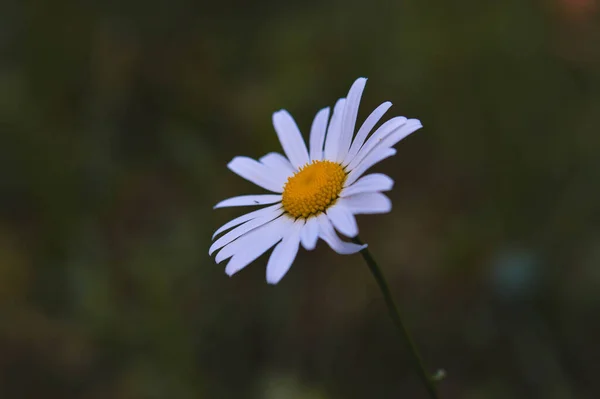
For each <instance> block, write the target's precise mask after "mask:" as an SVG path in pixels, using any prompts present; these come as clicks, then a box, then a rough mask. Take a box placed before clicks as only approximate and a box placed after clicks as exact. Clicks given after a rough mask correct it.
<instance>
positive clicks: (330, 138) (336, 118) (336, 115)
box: [323, 98, 346, 161]
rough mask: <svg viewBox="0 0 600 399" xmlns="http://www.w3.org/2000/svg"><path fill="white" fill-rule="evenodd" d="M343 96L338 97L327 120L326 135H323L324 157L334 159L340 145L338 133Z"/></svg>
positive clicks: (340, 124) (342, 111)
mask: <svg viewBox="0 0 600 399" xmlns="http://www.w3.org/2000/svg"><path fill="white" fill-rule="evenodd" d="M345 104H346V99H345V98H340V99H339V100H337V102H336V103H335V107H333V115H332V116H331V121H329V128H328V129H327V137H325V151H324V154H323V155H324V159H328V160H330V161H335V160H336V159H337V153H338V149H339V146H340V134H341V132H342V117H343V116H344V108H345Z"/></svg>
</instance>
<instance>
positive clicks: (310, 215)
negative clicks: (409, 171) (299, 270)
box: [209, 78, 422, 284]
mask: <svg viewBox="0 0 600 399" xmlns="http://www.w3.org/2000/svg"><path fill="white" fill-rule="evenodd" d="M366 82H367V80H366V79H365V78H359V79H357V80H356V81H355V82H354V84H353V85H352V87H351V88H350V91H349V92H348V97H347V98H342V99H339V100H338V101H337V103H336V104H335V107H334V108H333V115H332V116H331V120H330V119H329V108H323V109H322V110H320V111H319V112H318V113H317V115H316V116H315V119H314V121H313V123H312V127H311V130H310V143H309V148H308V149H307V148H306V145H305V144H304V139H303V138H302V134H301V133H300V130H299V129H298V126H297V125H296V122H294V119H293V118H292V116H291V115H290V114H289V113H288V112H287V111H285V110H281V111H277V112H275V113H274V114H273V125H274V127H275V131H276V132H277V136H278V137H279V141H280V142H281V146H282V147H283V151H284V152H285V155H286V156H287V157H285V156H283V155H281V154H279V153H275V152H271V153H269V154H267V155H265V156H264V157H262V158H260V159H259V160H258V161H255V160H254V159H251V158H247V157H235V158H233V160H232V161H231V162H230V163H229V164H228V165H227V167H228V168H229V169H231V170H232V171H233V172H234V173H236V174H238V175H239V176H241V177H243V178H244V179H246V180H248V181H251V182H252V183H254V184H256V185H257V186H260V187H262V188H264V189H266V190H269V191H271V192H273V193H275V194H260V195H243V196H239V197H233V198H229V199H226V200H224V201H221V202H219V203H218V204H217V205H215V208H223V207H229V206H250V205H252V206H256V205H270V206H268V207H264V208H262V209H259V210H256V211H254V212H250V213H247V214H245V215H242V216H240V217H238V218H235V219H233V220H232V221H230V222H228V223H226V224H225V225H223V226H221V227H220V228H219V229H218V230H217V231H216V232H215V234H214V235H213V239H214V238H215V237H216V236H217V235H219V234H221V233H223V232H225V231H227V230H230V231H229V232H227V233H226V234H224V235H223V236H221V237H220V238H219V239H217V240H216V241H215V242H214V243H213V244H212V246H211V247H210V249H209V254H211V255H212V254H213V253H214V252H215V251H216V250H219V249H220V251H219V252H218V253H217V256H216V261H217V263H220V262H222V261H224V260H226V259H229V258H231V260H230V261H229V263H228V264H227V266H226V268H225V272H226V273H227V274H228V275H230V276H231V275H233V274H235V273H237V272H238V271H240V270H241V269H243V268H244V267H246V266H247V265H248V264H249V263H251V262H253V261H254V260H255V259H256V258H258V257H259V256H260V255H262V254H263V253H265V252H266V251H268V250H269V249H270V248H271V247H273V246H275V249H274V250H273V253H272V254H271V257H270V258H269V261H268V263H267V282H268V283H270V284H276V283H278V282H279V281H280V280H281V278H282V277H283V276H284V275H285V274H286V273H287V271H288V270H289V268H290V266H291V265H292V262H293V261H294V259H295V258H296V254H297V253H298V248H299V246H300V245H302V246H303V247H304V248H305V249H307V250H312V249H314V248H315V246H316V244H317V240H318V239H319V238H321V239H323V241H325V242H326V243H327V244H329V246H330V247H331V249H333V250H334V251H335V252H337V253H339V254H353V253H356V252H358V251H360V250H362V249H363V248H364V247H365V246H361V245H357V244H354V243H351V242H346V241H342V240H341V239H340V238H339V236H338V235H337V233H336V230H337V231H338V232H339V233H341V234H343V235H345V236H347V237H356V236H357V235H358V226H357V224H356V219H355V218H354V215H358V214H376V213H387V212H389V211H390V210H391V208H392V204H391V202H390V200H389V199H388V198H387V197H386V196H385V195H384V194H382V191H388V190H391V189H392V186H393V184H394V182H393V180H392V179H390V178H389V177H388V176H386V175H383V174H381V173H373V174H369V175H366V176H363V175H364V174H365V172H366V171H367V170H368V169H369V168H371V167H372V166H373V165H375V164H376V163H378V162H380V161H382V160H384V159H385V158H388V157H390V156H392V155H394V154H395V153H396V150H395V149H393V148H392V147H393V146H394V145H395V144H396V143H398V142H399V141H400V140H402V139H403V138H404V137H406V136H408V135H409V134H410V133H412V132H414V131H415V130H417V129H419V128H421V127H422V125H421V122H420V121H419V120H417V119H406V118H405V117H402V116H399V117H395V118H392V119H390V120H388V121H387V122H385V123H384V124H382V125H381V126H380V127H379V128H378V129H377V130H375V132H374V133H373V134H372V135H371V136H370V137H368V136H369V133H370V132H371V130H373V128H374V127H375V125H376V124H377V123H378V122H379V120H380V119H381V117H382V116H383V115H384V113H385V112H386V111H387V110H388V109H389V108H390V107H391V105H392V104H391V103H390V102H384V103H383V104H381V105H380V106H379V107H377V108H376V109H375V110H374V111H373V112H372V113H371V114H370V115H369V116H368V117H367V119H366V120H365V121H364V123H363V124H362V126H361V127H360V129H358V132H357V133H356V135H354V130H355V125H356V117H357V114H358V106H359V103H360V98H361V96H362V92H363V90H364V88H365V84H366ZM236 226H237V227H236Z"/></svg>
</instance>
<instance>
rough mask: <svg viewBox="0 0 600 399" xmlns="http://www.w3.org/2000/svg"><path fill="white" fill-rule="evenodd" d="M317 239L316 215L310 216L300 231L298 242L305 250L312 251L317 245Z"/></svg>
mask: <svg viewBox="0 0 600 399" xmlns="http://www.w3.org/2000/svg"><path fill="white" fill-rule="evenodd" d="M318 239H319V223H318V222H317V218H316V217H311V218H309V219H308V220H307V221H306V224H305V225H304V227H303V228H302V231H301V232H300V242H302V246H303V247H304V249H306V250H307V251H312V250H313V249H315V247H316V246H317V240H318Z"/></svg>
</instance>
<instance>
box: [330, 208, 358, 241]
mask: <svg viewBox="0 0 600 399" xmlns="http://www.w3.org/2000/svg"><path fill="white" fill-rule="evenodd" d="M327 216H328V217H329V220H331V223H332V224H333V226H334V227H335V229H336V230H337V231H339V232H340V233H342V234H343V235H345V236H346V237H356V236H357V235H358V225H357V224H356V219H355V218H354V215H353V214H352V212H350V210H349V209H348V208H346V207H345V206H344V204H343V203H339V201H338V202H337V203H336V204H335V205H333V206H332V207H330V208H329V209H327Z"/></svg>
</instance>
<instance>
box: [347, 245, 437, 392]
mask: <svg viewBox="0 0 600 399" xmlns="http://www.w3.org/2000/svg"><path fill="white" fill-rule="evenodd" d="M353 241H354V242H355V243H357V244H359V245H362V244H363V243H362V242H361V241H360V239H359V238H358V237H356V238H354V240H353ZM360 253H361V255H362V256H363V258H364V259H365V262H367V265H369V269H370V270H371V273H372V274H373V277H375V281H377V284H378V285H379V289H381V292H382V293H383V299H384V300H385V304H386V305H387V308H388V312H389V314H390V317H391V318H392V321H393V322H394V325H395V326H396V328H397V329H398V332H399V333H400V337H401V338H402V339H403V340H404V342H405V343H406V345H407V346H408V349H409V352H410V356H411V359H412V362H413V364H414V366H415V369H416V371H417V374H419V377H420V378H421V380H422V382H423V384H424V385H425V387H426V388H427V391H428V392H429V396H431V397H432V398H433V399H438V398H439V397H438V394H437V390H436V387H435V383H434V381H433V379H432V378H431V377H430V376H429V374H428V373H427V371H426V370H425V366H424V365H423V360H421V356H420V355H419V351H418V350H417V347H416V345H415V343H414V341H413V339H412V338H411V336H410V334H409V332H408V330H407V329H406V326H405V325H404V322H403V321H402V318H401V317H400V312H398V308H397V307H396V304H395V303H394V299H393V298H392V294H391V292H390V289H389V287H388V285H387V282H386V281H385V277H384V276H383V273H382V272H381V269H380V268H379V266H377V262H375V259H373V256H372V255H371V253H370V252H369V250H368V249H367V248H365V249H363V250H362V251H360Z"/></svg>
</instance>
